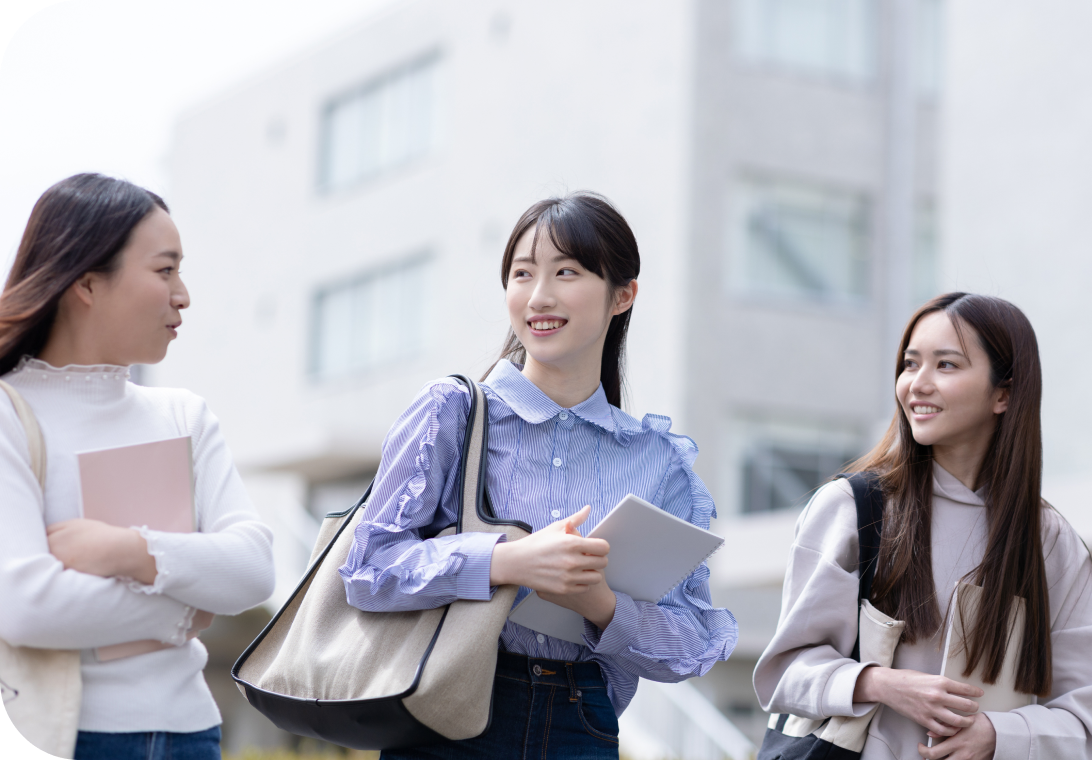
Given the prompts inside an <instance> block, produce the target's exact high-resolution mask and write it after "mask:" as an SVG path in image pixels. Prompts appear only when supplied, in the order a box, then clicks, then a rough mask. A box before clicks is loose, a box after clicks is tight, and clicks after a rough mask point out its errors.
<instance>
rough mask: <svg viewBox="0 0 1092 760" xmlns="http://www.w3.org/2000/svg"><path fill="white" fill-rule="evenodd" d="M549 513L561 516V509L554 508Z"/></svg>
mask: <svg viewBox="0 0 1092 760" xmlns="http://www.w3.org/2000/svg"><path fill="white" fill-rule="evenodd" d="M550 514H551V515H553V516H554V517H561V510H560V509H555V510H554V511H553V512H551V513H550Z"/></svg>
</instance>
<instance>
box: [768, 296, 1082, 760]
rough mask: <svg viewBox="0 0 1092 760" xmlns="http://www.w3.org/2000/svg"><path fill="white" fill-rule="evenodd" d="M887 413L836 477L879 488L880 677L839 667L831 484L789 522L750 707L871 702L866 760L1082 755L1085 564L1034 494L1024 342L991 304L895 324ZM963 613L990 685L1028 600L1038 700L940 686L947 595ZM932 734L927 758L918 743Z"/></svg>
mask: <svg viewBox="0 0 1092 760" xmlns="http://www.w3.org/2000/svg"><path fill="white" fill-rule="evenodd" d="M895 396H896V399H897V409H896V411H895V417H894V420H893V421H892V423H891V426H890V428H889V429H888V431H887V434H886V435H885V436H884V438H883V440H882V441H880V443H879V444H878V445H877V446H876V448H875V449H873V450H872V452H870V453H869V454H868V455H866V456H865V457H863V458H862V459H861V460H859V461H858V462H856V463H855V464H854V465H852V466H851V468H850V469H851V470H852V471H857V472H868V473H873V474H875V475H876V476H878V477H879V482H880V485H881V487H882V490H883V494H884V519H883V529H882V535H881V541H880V551H879V561H878V564H877V569H876V576H875V581H874V583H873V586H872V595H871V602H872V604H873V605H874V606H875V607H876V608H877V609H879V610H880V611H881V612H884V613H886V614H887V615H890V616H891V617H893V618H895V619H897V620H902V621H905V622H906V628H905V630H904V633H903V638H902V640H901V642H900V644H899V645H898V648H897V649H896V651H895V659H894V663H893V667H891V668H885V667H879V666H877V665H875V664H870V663H868V662H863V663H858V662H856V661H855V660H854V659H852V658H851V657H850V654H851V651H852V650H853V645H854V640H855V638H856V634H857V577H858V568H857V557H858V554H857V552H858V546H857V521H856V512H855V509H854V501H853V495H852V492H851V490H850V488H849V486H848V483H847V481H846V480H835V481H833V482H831V483H829V484H827V485H825V486H824V487H823V488H821V489H820V490H819V491H818V492H817V493H816V494H815V496H814V498H813V499H812V500H811V502H810V503H809V505H808V506H807V508H806V509H805V510H804V512H803V513H802V514H801V516H800V519H799V521H798V523H797V529H796V538H795V541H794V543H793V547H792V552H791V555H790V564H789V571H788V574H787V577H786V579H785V588H784V596H783V604H782V612H781V621H780V623H779V625H778V629H777V633H776V635H775V636H774V639H773V641H772V642H771V643H770V645H769V647H768V648H767V650H766V652H765V653H764V654H763V655H762V658H761V659H760V660H759V663H758V667H757V668H756V670H755V676H754V683H755V689H756V691H757V693H758V696H759V700H760V702H761V703H762V706H763V709H766V710H770V711H772V712H776V713H789V714H792V715H799V716H802V717H805V718H811V719H823V718H827V717H833V716H860V715H863V714H865V713H867V711H868V710H869V709H870V708H872V707H873V706H875V705H876V703H879V705H880V707H879V710H878V711H877V713H876V715H875V717H874V718H873V719H872V723H871V725H870V728H869V734H868V738H867V741H866V743H865V746H864V751H863V755H862V757H863V758H865V760H881V759H882V760H889V759H891V758H900V759H902V758H911V757H918V756H920V757H923V758H927V759H928V760H934V759H939V758H944V757H947V758H951V760H983V759H985V758H996V760H1031V758H1066V759H1067V760H1070V759H1072V760H1078V759H1079V758H1090V757H1092V733H1090V731H1092V658H1089V657H1088V652H1089V651H1090V649H1092V561H1090V559H1089V554H1088V551H1087V549H1086V548H1085V546H1084V544H1083V543H1082V541H1081V539H1080V538H1079V537H1078V536H1077V534H1076V533H1075V532H1074V531H1073V529H1072V528H1071V527H1070V526H1069V524H1068V523H1067V522H1066V521H1065V520H1064V519H1062V517H1061V516H1060V515H1059V514H1058V513H1057V512H1055V511H1054V509H1052V508H1051V507H1050V505H1048V504H1047V503H1046V502H1044V501H1043V499H1042V497H1041V496H1040V485H1041V478H1042V439H1041V433H1040V404H1041V397H1042V371H1041V369H1040V365H1039V351H1038V345H1037V342H1036V339H1035V332H1034V331H1033V330H1032V327H1031V324H1030V323H1029V322H1028V320H1027V318H1026V317H1025V316H1024V314H1023V313H1022V312H1021V311H1020V310H1019V309H1017V308H1016V307H1015V306H1013V305H1012V304H1011V303H1009V302H1007V301H1004V300H1001V299H999V298H992V297H989V296H981V295H972V294H966V293H949V294H947V295H943V296H940V297H938V298H936V299H934V300H932V301H930V302H929V303H927V304H925V305H924V306H923V307H922V308H921V309H919V310H918V312H917V313H916V314H915V315H914V316H913V318H912V319H911V320H910V322H909V324H908V325H907V327H906V330H905V332H904V334H903V338H902V342H901V345H900V347H899V353H898V361H897V365H896V368H895ZM959 581H966V582H969V583H972V584H974V585H977V586H980V587H981V588H982V598H981V603H980V606H979V610H978V614H977V616H974V615H971V614H969V613H968V616H966V617H965V618H964V622H965V625H966V626H967V630H968V633H967V657H968V665H969V668H970V670H972V671H973V670H975V669H976V668H979V669H981V670H980V672H981V673H982V675H983V676H984V681H985V682H986V683H994V682H996V681H997V679H998V677H999V675H1000V674H1001V666H1002V663H1003V662H1004V661H1005V656H1006V648H1007V645H1008V644H1007V642H1008V634H1009V630H1008V626H1007V624H1006V623H1005V621H1007V620H1009V611H1010V605H1011V604H1012V602H1013V598H1014V597H1020V598H1022V599H1024V600H1025V605H1026V606H1025V610H1026V616H1025V622H1024V626H1023V630H1022V631H1020V634H1021V636H1022V644H1021V645H1020V648H1019V651H1018V652H1015V653H1010V659H1012V657H1013V656H1015V661H1016V679H1015V680H1016V688H1017V690H1018V691H1020V692H1023V693H1026V694H1029V695H1035V696H1036V697H1037V698H1038V703H1037V704H1032V705H1029V706H1027V707H1023V708H1019V709H1017V710H1014V711H1012V712H1000V713H998V712H986V713H982V712H979V711H978V704H977V703H976V702H975V698H976V697H979V696H981V695H982V692H981V690H979V689H978V688H976V687H974V686H968V685H966V684H963V683H960V682H958V681H955V680H951V679H948V678H944V677H942V676H940V675H939V673H940V671H941V665H942V657H943V647H944V639H945V633H946V621H947V620H949V616H950V615H952V614H954V613H953V605H952V603H951V599H952V592H953V590H954V588H955V586H956V584H957V583H958V582H959ZM927 738H933V747H931V748H930V747H927V746H926V744H927Z"/></svg>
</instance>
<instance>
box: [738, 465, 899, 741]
mask: <svg viewBox="0 0 1092 760" xmlns="http://www.w3.org/2000/svg"><path fill="white" fill-rule="evenodd" d="M839 477H847V476H839ZM847 479H848V480H849V484H850V486H851V487H852V488H853V500H854V502H855V504H856V507H857V538H858V545H859V547H860V549H859V557H858V562H859V567H860V585H859V586H858V590H857V596H858V622H857V643H856V645H855V646H854V648H853V659H855V660H857V661H858V662H865V661H868V662H877V663H879V664H880V665H881V666H883V667H891V663H892V662H893V661H894V658H895V648H896V647H897V646H898V645H899V641H900V639H901V638H902V632H903V629H904V628H905V627H906V623H905V622H904V621H901V620H895V619H894V618H892V617H889V616H888V615H885V614H884V613H882V612H880V611H879V610H877V609H876V608H875V607H873V606H872V603H871V602H870V601H869V600H868V597H869V596H870V595H871V591H872V579H873V577H874V576H875V571H876V560H877V558H878V556H879V547H880V533H881V531H882V528H883V493H882V491H881V490H880V488H879V482H878V479H877V478H875V476H872V475H871V474H869V473H856V474H854V475H851V476H848V477H847ZM878 709H879V705H877V706H876V707H873V708H872V709H871V710H869V711H868V712H867V713H865V714H864V715H862V716H860V717H856V718H850V717H835V718H828V719H827V720H811V719H808V718H802V717H799V716H797V715H788V714H781V715H778V714H774V715H771V716H770V723H769V726H768V728H767V729H766V735H765V737H764V738H763V740H762V747H761V748H760V749H759V752H758V760H821V759H822V760H857V759H858V758H860V756H861V752H862V751H863V750H864V745H865V741H866V740H867V738H868V726H869V724H870V723H871V722H872V718H873V717H874V716H875V714H876V711H877V710H878Z"/></svg>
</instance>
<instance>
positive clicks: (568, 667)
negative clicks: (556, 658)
mask: <svg viewBox="0 0 1092 760" xmlns="http://www.w3.org/2000/svg"><path fill="white" fill-rule="evenodd" d="M565 675H566V676H568V677H569V701H570V702H575V701H576V679H575V678H573V664H572V663H571V662H566V663H565Z"/></svg>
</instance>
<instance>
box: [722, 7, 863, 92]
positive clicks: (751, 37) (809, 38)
mask: <svg viewBox="0 0 1092 760" xmlns="http://www.w3.org/2000/svg"><path fill="white" fill-rule="evenodd" d="M878 6H879V3H878V2H877V0H736V7H737V9H738V12H737V13H736V16H735V22H736V23H735V29H736V44H737V47H738V50H739V53H740V56H741V57H742V58H743V60H745V61H747V62H749V63H755V64H762V65H773V66H777V67H780V68H785V69H788V70H791V71H799V72H803V73H807V74H814V75H820V76H830V77H836V78H840V79H846V80H850V81H854V82H867V81H871V80H872V79H873V78H874V77H875V75H876V69H877V66H876V57H877V27H878V24H877V18H878Z"/></svg>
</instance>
